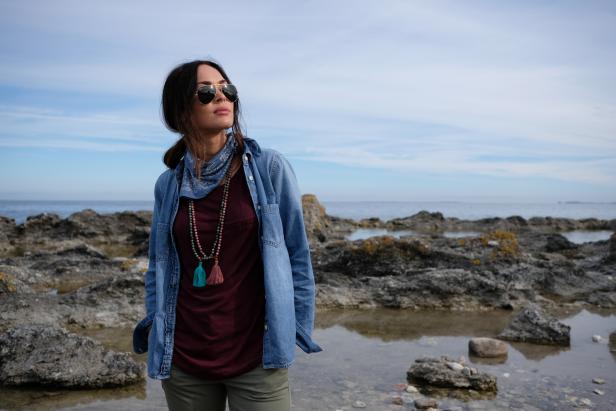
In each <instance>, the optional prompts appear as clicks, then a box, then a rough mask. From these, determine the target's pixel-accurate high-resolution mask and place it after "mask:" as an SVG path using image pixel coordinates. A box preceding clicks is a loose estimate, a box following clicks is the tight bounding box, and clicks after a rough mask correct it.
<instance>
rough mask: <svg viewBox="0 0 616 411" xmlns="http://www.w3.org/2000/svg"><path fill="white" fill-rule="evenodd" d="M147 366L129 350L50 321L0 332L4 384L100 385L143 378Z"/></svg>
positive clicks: (1, 381)
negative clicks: (105, 344)
mask: <svg viewBox="0 0 616 411" xmlns="http://www.w3.org/2000/svg"><path fill="white" fill-rule="evenodd" d="M144 370H145V366H144V365H143V364H140V363H137V362H135V361H134V360H133V359H132V358H131V357H130V354H129V353H117V352H113V351H110V350H107V349H106V348H105V347H103V345H102V344H101V343H99V342H97V341H95V340H93V339H91V338H88V337H81V336H78V335H76V334H73V333H69V332H68V331H66V330H64V329H62V328H56V327H52V326H47V325H22V326H19V327H16V328H11V329H9V330H7V331H6V332H5V333H3V334H0V384H2V385H7V386H18V385H42V386H54V387H73V388H97V387H107V386H121V385H126V384H132V383H135V382H137V381H140V380H143V378H144V377H143V373H144Z"/></svg>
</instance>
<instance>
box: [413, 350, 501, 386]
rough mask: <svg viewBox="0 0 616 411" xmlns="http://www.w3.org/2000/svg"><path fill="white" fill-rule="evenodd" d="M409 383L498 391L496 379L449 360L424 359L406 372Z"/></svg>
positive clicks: (416, 362) (417, 360)
mask: <svg viewBox="0 0 616 411" xmlns="http://www.w3.org/2000/svg"><path fill="white" fill-rule="evenodd" d="M454 364H457V365H459V366H453V365H454ZM406 376H407V379H408V380H409V382H411V383H413V384H417V385H429V386H433V387H442V388H455V389H473V390H476V391H496V388H497V386H496V377H495V376H493V375H490V374H488V373H484V372H480V371H478V370H477V369H476V368H469V367H465V366H463V365H462V364H459V363H456V362H455V361H453V360H451V359H449V358H447V357H441V358H434V357H423V358H418V359H416V360H415V363H414V364H412V365H411V367H410V368H409V370H408V371H407V372H406Z"/></svg>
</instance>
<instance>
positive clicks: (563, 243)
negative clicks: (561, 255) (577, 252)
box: [545, 234, 577, 253]
mask: <svg viewBox="0 0 616 411" xmlns="http://www.w3.org/2000/svg"><path fill="white" fill-rule="evenodd" d="M575 248H577V245H575V244H574V243H572V242H571V241H569V240H568V239H567V237H565V236H563V235H562V234H550V235H549V236H548V237H547V239H546V245H545V251H548V252H550V253H553V252H556V251H563V250H573V249H575Z"/></svg>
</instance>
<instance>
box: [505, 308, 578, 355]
mask: <svg viewBox="0 0 616 411" xmlns="http://www.w3.org/2000/svg"><path fill="white" fill-rule="evenodd" d="M570 331H571V327H569V326H568V325H566V324H563V323H561V322H560V321H558V320H557V319H556V318H554V317H552V316H550V315H548V314H546V313H545V312H543V310H541V308H539V307H538V306H536V305H531V306H528V307H526V308H524V309H523V310H522V311H520V312H519V313H518V315H516V316H515V317H514V318H513V320H511V322H510V323H509V325H508V326H507V328H505V330H504V331H503V332H501V333H500V334H499V335H498V338H500V339H502V340H508V341H521V342H529V343H534V344H546V345H563V346H569V344H570V341H571V337H570Z"/></svg>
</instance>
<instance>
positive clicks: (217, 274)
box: [188, 162, 233, 287]
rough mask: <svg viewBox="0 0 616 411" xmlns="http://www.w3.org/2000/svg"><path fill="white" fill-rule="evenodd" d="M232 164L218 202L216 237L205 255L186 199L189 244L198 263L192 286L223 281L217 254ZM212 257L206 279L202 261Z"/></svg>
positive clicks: (203, 285)
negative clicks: (211, 264)
mask: <svg viewBox="0 0 616 411" xmlns="http://www.w3.org/2000/svg"><path fill="white" fill-rule="evenodd" d="M232 165H233V162H231V164H230V165H229V169H228V170H227V173H226V174H225V177H224V181H225V183H224V191H223V195H222V203H221V204H220V213H219V218H218V224H217V225H216V238H215V239H214V244H212V251H210V254H209V255H206V254H205V252H203V248H201V242H200V241H199V233H198V230H197V219H196V218H195V206H194V204H193V200H192V199H189V200H188V231H189V232H190V246H191V247H192V251H193V254H194V255H195V257H197V260H199V265H197V268H195V271H194V273H193V287H205V285H206V284H207V283H209V284H212V285H215V284H222V282H223V281H224V277H223V275H222V270H221V269H220V266H219V265H218V254H219V253H220V244H221V243H222V229H223V227H224V222H225V213H226V211H227V199H228V197H229V182H230V181H231V168H232V167H231V166H232ZM195 243H196V244H197V248H198V249H199V252H197V249H196V248H195ZM212 258H213V259H214V266H213V267H212V271H211V272H210V275H209V279H208V280H206V273H205V269H204V268H203V261H205V260H210V259H212Z"/></svg>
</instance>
